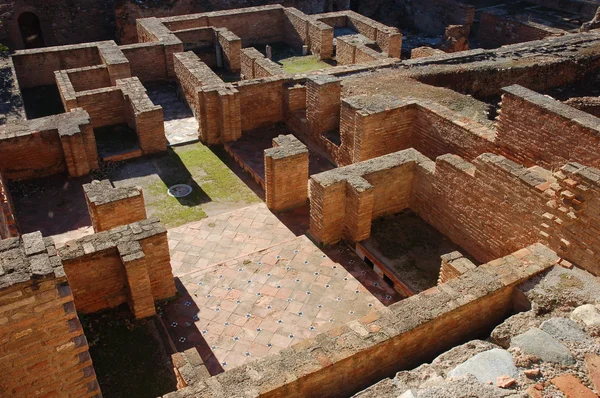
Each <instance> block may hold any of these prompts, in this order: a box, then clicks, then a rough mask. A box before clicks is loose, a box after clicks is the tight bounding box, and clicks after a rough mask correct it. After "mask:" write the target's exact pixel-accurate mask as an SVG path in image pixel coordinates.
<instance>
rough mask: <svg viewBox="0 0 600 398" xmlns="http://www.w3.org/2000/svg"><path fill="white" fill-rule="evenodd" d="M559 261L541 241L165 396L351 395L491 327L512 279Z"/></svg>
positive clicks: (506, 304)
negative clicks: (207, 380) (436, 285)
mask: <svg viewBox="0 0 600 398" xmlns="http://www.w3.org/2000/svg"><path fill="white" fill-rule="evenodd" d="M557 261H558V257H557V256H556V254H555V253H554V252H552V251H551V250H549V249H548V248H546V247H545V246H543V245H540V244H537V245H533V246H530V247H527V248H525V249H522V250H519V251H518V252H516V253H514V255H511V256H508V257H506V258H501V259H498V260H497V261H494V262H492V263H489V264H484V265H482V266H480V267H478V268H477V269H474V270H471V271H468V272H467V273H465V274H463V275H462V276H460V277H458V278H456V279H454V280H452V281H450V282H448V283H445V284H443V285H441V286H439V287H434V288H431V289H429V290H427V291H425V292H422V293H421V294H418V295H415V296H412V297H410V298H408V299H405V300H402V301H400V302H398V303H395V304H392V305H391V306H389V307H388V308H386V309H384V310H382V311H381V312H379V313H378V312H375V311H374V312H371V313H369V314H368V315H367V316H365V317H364V318H362V319H360V320H358V321H353V322H350V323H347V324H345V325H343V326H341V327H339V328H336V329H334V330H330V331H328V332H327V333H323V334H319V335H318V336H316V337H315V338H313V339H306V340H303V341H301V342H300V343H298V344H295V345H293V346H291V347H289V348H286V349H284V350H282V351H281V352H279V353H278V354H274V355H269V356H267V357H264V358H261V359H258V360H255V361H251V362H249V363H247V364H245V365H242V366H239V367H237V368H235V369H232V370H230V371H227V372H224V373H221V374H219V375H216V376H213V377H212V378H211V380H210V381H211V382H210V383H202V384H195V385H192V386H189V387H187V388H184V389H183V390H180V391H177V392H173V393H170V394H167V395H166V396H165V398H184V397H195V396H215V397H227V396H241V397H256V396H260V397H268V398H280V397H281V398H282V397H286V398H296V397H311V396H314V392H315V391H319V396H321V397H339V396H351V395H353V394H355V393H356V392H358V391H360V390H362V389H364V388H365V387H367V386H370V385H372V384H374V383H376V382H378V381H380V380H382V379H384V378H386V377H391V376H393V375H394V374H395V373H397V372H398V371H400V370H406V369H410V368H412V367H416V366H418V365H420V364H421V363H423V362H425V361H430V360H431V359H432V358H433V357H435V355H439V354H440V353H442V352H444V351H445V350H447V349H449V348H451V347H453V346H456V345H458V344H461V343H463V342H465V341H469V340H470V339H472V338H475V337H478V336H480V335H481V334H482V333H484V332H488V331H489V330H490V329H491V328H493V327H495V326H496V325H497V324H499V323H500V322H502V321H503V320H504V319H505V317H507V316H508V315H509V313H510V311H511V309H512V307H513V302H512V295H513V292H514V289H515V287H516V286H517V285H518V284H519V283H522V282H523V281H525V280H527V279H529V278H531V277H533V276H534V275H536V274H538V273H540V272H542V271H544V270H546V269H548V268H550V267H552V266H553V265H554V264H556V262H557ZM467 292H468V294H466V293H467ZM373 364H377V366H373Z"/></svg>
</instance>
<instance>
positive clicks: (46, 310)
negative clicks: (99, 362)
mask: <svg viewBox="0 0 600 398" xmlns="http://www.w3.org/2000/svg"><path fill="white" fill-rule="evenodd" d="M23 241H24V243H23V244H22V243H21V242H19V239H18V238H11V239H7V240H0V268H2V275H3V276H2V278H1V279H0V323H2V328H0V394H1V395H2V396H11V397H12V396H15V397H31V396H36V395H37V396H42V394H43V395H46V396H62V397H97V396H98V395H99V394H100V389H99V387H98V383H97V382H96V374H95V372H94V368H93V366H92V361H91V358H90V355H89V352H88V343H87V340H86V338H85V335H84V334H83V330H82V328H81V324H80V322H79V318H78V317H77V312H76V308H75V304H74V302H73V295H72V293H71V289H70V287H69V282H68V281H67V278H66V277H65V274H64V271H63V268H62V266H61V263H60V260H59V259H58V257H57V256H56V249H55V248H54V244H53V242H52V240H51V239H50V238H46V239H42V236H41V233H39V232H37V233H33V234H27V235H23ZM13 267H17V269H14V268H13ZM13 271H14V272H13Z"/></svg>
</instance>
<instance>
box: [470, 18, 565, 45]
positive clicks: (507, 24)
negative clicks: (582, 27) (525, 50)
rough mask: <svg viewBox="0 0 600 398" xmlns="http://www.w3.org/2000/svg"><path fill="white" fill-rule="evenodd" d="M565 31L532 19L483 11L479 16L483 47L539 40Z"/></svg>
mask: <svg viewBox="0 0 600 398" xmlns="http://www.w3.org/2000/svg"><path fill="white" fill-rule="evenodd" d="M565 33H566V32H565V31H563V30H561V29H556V28H551V27H549V26H545V25H542V24H538V23H535V22H532V21H521V20H518V19H514V18H511V17H506V16H502V15H496V14H494V12H493V10H490V11H487V12H486V11H483V12H481V16H480V23H479V32H478V38H479V42H480V43H481V46H482V47H483V48H497V47H500V46H503V45H506V44H514V43H523V42H527V41H533V40H541V39H544V38H546V37H551V36H560V35H563V34H565Z"/></svg>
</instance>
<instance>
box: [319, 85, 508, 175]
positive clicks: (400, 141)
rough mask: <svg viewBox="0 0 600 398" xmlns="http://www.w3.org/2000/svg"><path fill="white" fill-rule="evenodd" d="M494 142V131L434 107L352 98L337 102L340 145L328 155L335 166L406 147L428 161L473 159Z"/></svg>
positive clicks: (384, 98)
mask: <svg viewBox="0 0 600 398" xmlns="http://www.w3.org/2000/svg"><path fill="white" fill-rule="evenodd" d="M308 117H309V118H310V114H309V115H308ZM495 137H496V133H495V131H493V130H491V129H489V128H487V127H485V126H482V125H480V124H477V123H476V122H473V121H472V120H471V119H469V118H466V117H464V116H460V115H458V114H456V113H455V112H453V111H451V110H449V109H447V108H445V107H443V106H441V105H438V104H436V103H432V102H429V101H422V100H419V101H415V100H398V99H396V98H394V97H390V96H384V95H372V96H356V97H348V98H344V99H343V100H342V106H341V115H340V139H341V143H340V145H339V147H338V149H337V151H336V152H335V153H333V154H332V155H333V157H334V159H335V161H336V162H337V164H338V165H340V166H345V165H349V164H352V163H357V162H360V161H364V160H368V159H373V158H376V157H378V156H381V155H385V154H388V153H392V152H396V151H399V150H403V149H408V148H415V149H416V150H418V151H419V152H421V153H423V154H424V155H425V156H427V157H429V158H436V157H437V156H440V155H443V154H445V153H454V154H458V155H460V156H463V157H465V158H466V159H473V158H475V157H476V156H478V155H479V154H481V153H483V152H493V151H495V139H496V138H495ZM382 143H385V144H382Z"/></svg>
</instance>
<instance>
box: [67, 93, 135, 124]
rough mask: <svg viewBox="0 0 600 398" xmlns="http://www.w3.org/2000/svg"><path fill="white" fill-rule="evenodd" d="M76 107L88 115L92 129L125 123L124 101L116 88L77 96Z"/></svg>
mask: <svg viewBox="0 0 600 398" xmlns="http://www.w3.org/2000/svg"><path fill="white" fill-rule="evenodd" d="M77 107H78V108H82V109H84V110H85V111H86V112H87V113H88V114H89V115H90V120H91V122H92V126H93V128H98V127H103V126H111V125H113V124H120V123H124V122H125V121H126V119H125V100H124V98H123V93H122V92H121V90H120V89H119V88H117V87H106V88H99V89H96V90H89V91H84V92H81V93H78V94H77Z"/></svg>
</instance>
